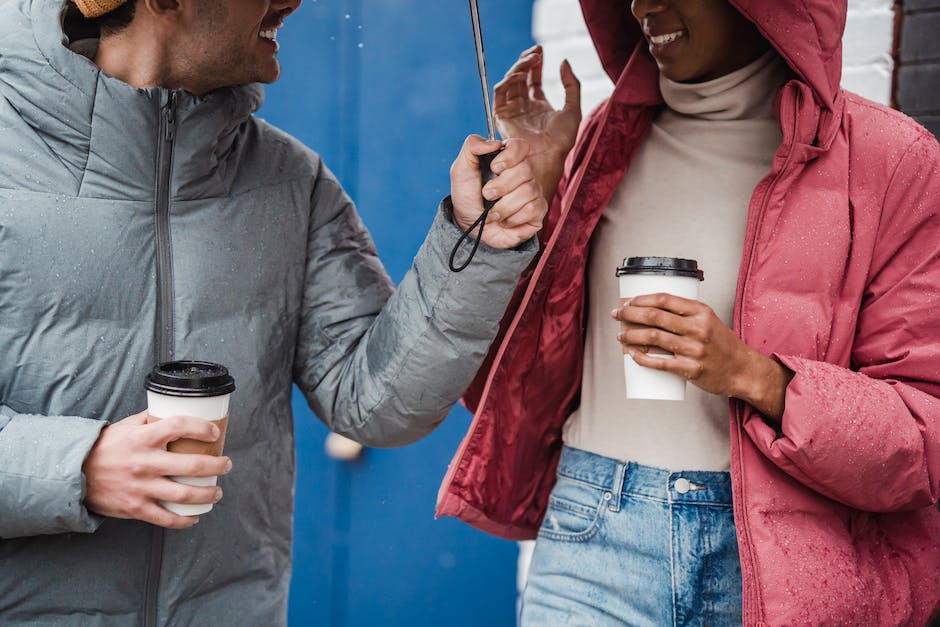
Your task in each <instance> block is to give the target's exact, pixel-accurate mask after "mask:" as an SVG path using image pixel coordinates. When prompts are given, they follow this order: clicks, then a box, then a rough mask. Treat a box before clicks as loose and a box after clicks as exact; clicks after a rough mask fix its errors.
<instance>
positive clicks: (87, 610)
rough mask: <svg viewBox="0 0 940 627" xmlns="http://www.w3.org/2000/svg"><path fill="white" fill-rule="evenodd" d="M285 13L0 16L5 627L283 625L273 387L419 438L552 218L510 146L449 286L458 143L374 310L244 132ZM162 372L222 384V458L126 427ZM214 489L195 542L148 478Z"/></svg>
mask: <svg viewBox="0 0 940 627" xmlns="http://www.w3.org/2000/svg"><path fill="white" fill-rule="evenodd" d="M299 1H300V0H137V1H136V3H135V4H133V0H132V4H128V5H123V6H121V2H122V0H76V4H71V3H69V4H63V0H0V623H3V624H22V623H36V624H44V625H46V624H76V623H80V624H83V625H105V624H120V625H129V624H143V625H158V624H160V625H163V624H171V625H196V624H199V625H209V624H220V625H221V624H225V625H270V624H283V623H285V622H286V613H287V612H286V610H287V591H288V583H289V578H290V570H291V563H290V558H291V522H292V521H291V518H292V506H293V502H292V501H293V480H294V444H293V425H292V415H291V408H290V399H291V385H292V383H296V384H297V385H298V386H299V388H300V389H301V390H302V391H303V393H304V395H305V396H306V398H307V400H308V401H309V403H310V405H311V407H312V408H313V409H314V411H315V412H316V414H317V415H318V416H319V417H320V418H321V419H322V420H323V421H324V422H325V423H326V424H327V425H328V426H329V427H330V428H331V429H332V430H333V431H336V432H338V433H341V434H344V435H346V436H348V437H350V438H353V439H355V440H358V441H360V442H363V443H366V444H370V445H373V446H398V445H404V444H407V443H409V442H412V441H414V440H417V439H419V438H420V437H422V436H424V435H425V434H427V433H428V432H430V431H431V430H432V429H434V428H435V426H437V425H438V424H439V423H440V422H441V421H442V420H443V419H444V417H445V415H446V414H447V412H448V410H449V409H450V407H451V406H452V404H453V403H454V402H455V401H456V400H457V398H458V397H459V396H460V394H461V392H462V391H463V389H464V387H465V386H466V385H467V384H468V382H469V381H470V379H471V377H472V376H473V375H474V372H475V370H476V369H477V368H478V367H479V364H480V363H481V362H482V360H483V357H484V355H485V354H486V352H487V349H488V347H489V344H490V342H491V341H492V338H493V337H494V336H495V333H496V330H497V327H498V325H499V321H500V318H501V315H502V313H503V309H504V307H505V306H506V304H507V302H508V300H509V298H510V296H511V293H512V291H513V289H514V287H515V285H516V282H517V279H518V278H519V275H520V273H521V272H522V271H523V269H524V268H525V267H526V266H527V265H528V264H529V262H530V261H531V260H532V258H533V256H534V255H535V252H536V250H537V242H536V240H535V239H534V235H535V234H536V232H537V230H538V229H539V228H540V226H541V222H542V219H543V217H544V215H545V213H546V209H547V208H546V203H545V201H544V200H543V199H542V198H541V194H540V190H539V185H538V184H537V183H535V182H534V181H533V180H532V169H531V167H530V166H529V164H528V162H527V159H528V155H527V151H528V148H527V146H526V145H525V144H524V143H521V142H517V143H514V142H512V141H510V142H508V143H507V146H506V149H505V150H504V152H503V153H502V154H501V155H500V157H498V158H497V160H496V162H495V163H494V170H495V171H497V172H501V174H500V176H499V177H497V179H496V180H494V181H492V182H490V183H488V184H487V186H486V188H485V190H484V193H487V195H489V193H490V192H493V193H494V194H495V195H496V196H502V200H500V202H499V203H498V204H497V205H496V207H495V208H494V211H495V212H497V213H498V214H499V215H498V216H496V218H495V219H494V220H493V221H492V222H491V223H490V224H488V225H487V228H486V230H485V234H484V244H483V245H481V247H480V250H479V251H478V252H477V255H476V258H475V259H474V260H473V262H472V263H471V264H470V266H469V268H468V269H467V270H466V271H465V272H463V273H461V274H459V275H458V274H453V273H451V271H450V270H449V269H448V255H449V253H450V251H451V249H452V248H453V246H454V245H455V243H456V242H457V240H458V238H459V237H460V234H461V230H462V229H465V228H466V227H468V226H469V225H470V223H472V222H473V220H474V219H475V218H476V217H477V216H478V215H479V213H480V211H481V200H480V179H479V177H480V173H479V169H478V161H477V157H476V155H480V154H483V153H486V152H490V151H492V150H493V149H494V143H492V142H485V141H484V140H482V138H468V140H467V142H466V143H465V145H464V147H463V149H462V151H461V153H460V155H459V156H458V158H457V160H456V161H455V163H454V166H453V168H452V169H451V182H452V190H451V191H452V201H451V200H450V199H448V200H445V201H444V203H442V206H441V208H440V210H439V211H438V215H437V217H436V218H435V219H434V221H433V224H432V226H431V230H430V233H429V234H428V236H427V239H426V241H425V243H424V244H423V246H422V247H421V249H420V251H419V252H418V254H417V256H416V258H415V261H414V266H413V267H412V269H411V270H410V271H409V273H408V274H407V276H406V277H405V279H404V280H403V281H402V283H401V285H400V286H399V288H398V289H397V291H396V290H393V287H392V285H391V284H390V282H389V279H388V277H387V275H386V274H385V272H384V270H383V268H382V266H381V264H380V263H379V260H378V259H377V258H376V253H375V249H374V246H373V244H372V242H371V240H370V238H369V235H368V233H367V232H366V230H365V228H364V227H363V225H362V224H361V222H360V219H359V217H358V216H357V213H356V210H355V208H354V207H353V205H352V203H351V201H350V199H349V198H348V197H347V196H346V195H345V194H344V192H343V190H342V188H341V187H340V185H339V183H338V182H337V181H336V179H335V178H334V177H333V176H332V174H331V173H330V172H329V171H328V170H327V168H326V167H325V166H324V165H323V163H322V162H321V161H320V159H319V157H318V156H317V155H316V154H314V153H313V152H311V151H310V150H309V149H307V148H305V147H304V146H302V145H301V144H300V143H299V142H297V141H296V140H294V139H292V138H291V137H289V136H287V135H285V134H284V133H282V132H280V131H278V130H277V129H275V128H272V127H271V126H270V125H268V124H266V123H264V122H263V121H260V120H258V119H256V118H255V117H253V115H252V112H253V111H255V110H256V109H257V107H258V106H259V105H260V103H261V98H262V92H261V89H260V88H259V87H258V86H257V85H254V83H258V82H271V81H273V80H276V78H277V76H278V71H279V67H278V64H277V58H276V51H277V43H276V30H277V28H279V27H280V26H281V24H282V20H283V18H284V17H285V16H286V15H288V14H289V13H291V12H292V11H293V10H295V9H296V8H297V6H298V5H299ZM76 5H77V6H76ZM114 6H117V7H118V9H117V11H110V12H109V10H110V9H112V8H114ZM78 8H80V9H81V14H80V13H79V11H78ZM82 14H84V15H82ZM100 14H103V17H99V18H96V19H94V20H89V19H86V17H87V16H97V15H100ZM99 31H100V38H99ZM237 85H241V86H238V87H233V86H237ZM500 165H502V166H503V167H502V168H500ZM391 209H392V210H395V211H402V210H409V209H410V208H408V207H394V208H391ZM487 244H489V245H487ZM171 359H202V360H207V361H214V362H219V363H223V364H226V365H227V366H228V367H229V368H230V370H231V371H232V374H233V375H234V377H235V380H236V381H237V385H238V389H237V391H236V393H235V396H234V398H233V402H232V407H231V412H230V422H229V427H228V433H227V437H226V442H225V449H226V455H227V457H221V458H213V457H209V456H201V455H196V456H187V455H181V454H175V453H170V452H167V451H166V444H167V442H169V441H172V440H176V439H179V438H183V437H192V438H197V439H202V440H206V441H212V440H213V439H214V438H215V437H216V435H217V433H214V432H212V427H210V426H207V423H205V422H204V421H200V420H197V419H193V418H185V417H180V418H174V419H169V420H165V421H160V422H157V423H153V424H147V416H146V414H145V413H140V412H141V410H142V409H143V408H144V407H145V406H146V398H145V392H144V377H145V375H146V373H147V372H149V371H150V369H151V368H152V366H153V364H154V363H159V362H164V361H168V360H171ZM229 469H230V470H231V472H230V473H228V470H229ZM226 473H228V474H226ZM216 474H226V476H224V477H221V479H220V488H221V489H224V491H225V499H224V500H222V501H221V502H219V503H218V504H217V505H216V506H215V509H214V510H213V511H212V512H211V513H209V514H207V515H205V516H203V517H202V520H201V521H200V522H199V524H198V525H197V526H195V527H193V526H192V525H193V524H194V522H195V521H194V519H193V518H188V517H182V516H176V515H175V514H172V513H170V512H169V511H167V510H166V509H164V508H162V507H160V506H159V505H158V502H159V501H160V500H167V501H176V502H193V503H206V502H213V501H216V500H218V498H220V495H221V489H218V490H217V488H214V487H212V488H195V487H188V486H183V485H182V484H177V483H175V482H172V481H170V480H169V479H167V477H168V476H176V475H201V476H211V475H216Z"/></svg>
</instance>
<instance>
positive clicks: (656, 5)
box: [630, 0, 668, 20]
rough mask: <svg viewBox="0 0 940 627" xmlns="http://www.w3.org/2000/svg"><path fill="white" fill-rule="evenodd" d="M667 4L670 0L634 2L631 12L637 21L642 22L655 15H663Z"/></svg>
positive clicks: (635, 0) (631, 4)
mask: <svg viewBox="0 0 940 627" xmlns="http://www.w3.org/2000/svg"><path fill="white" fill-rule="evenodd" d="M667 4H668V0H633V2H631V3H630V11H631V12H632V13H633V16H634V17H635V18H636V19H638V20H642V19H643V18H646V17H648V16H650V15H652V14H654V13H662V12H663V11H665V10H666V5H667Z"/></svg>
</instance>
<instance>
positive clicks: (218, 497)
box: [212, 490, 222, 503]
mask: <svg viewBox="0 0 940 627" xmlns="http://www.w3.org/2000/svg"><path fill="white" fill-rule="evenodd" d="M221 500H222V490H216V491H215V498H214V500H213V501H212V502H213V503H218V502H219V501H221Z"/></svg>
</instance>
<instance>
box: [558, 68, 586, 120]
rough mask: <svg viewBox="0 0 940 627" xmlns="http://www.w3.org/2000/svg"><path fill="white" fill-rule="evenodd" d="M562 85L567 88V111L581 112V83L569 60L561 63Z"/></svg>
mask: <svg viewBox="0 0 940 627" xmlns="http://www.w3.org/2000/svg"><path fill="white" fill-rule="evenodd" d="M560 73H561V84H562V85H564V87H565V110H566V111H577V112H578V113H579V114H580V112H581V81H580V80H578V77H577V76H575V74H574V70H572V69H571V64H570V63H568V59H565V60H564V61H562V62H561V71H560Z"/></svg>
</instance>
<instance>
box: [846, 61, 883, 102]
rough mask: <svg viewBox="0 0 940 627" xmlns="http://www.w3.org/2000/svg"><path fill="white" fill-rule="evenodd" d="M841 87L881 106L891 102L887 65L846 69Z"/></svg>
mask: <svg viewBox="0 0 940 627" xmlns="http://www.w3.org/2000/svg"><path fill="white" fill-rule="evenodd" d="M842 87H844V88H845V89H847V90H849V91H851V92H854V93H856V94H858V95H859V96H863V97H865V98H868V99H869V100H874V101H875V102H879V103H881V104H888V103H889V102H890V101H891V69H890V66H889V65H887V64H884V65H868V66H860V67H847V68H845V69H844V70H843V72H842Z"/></svg>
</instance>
